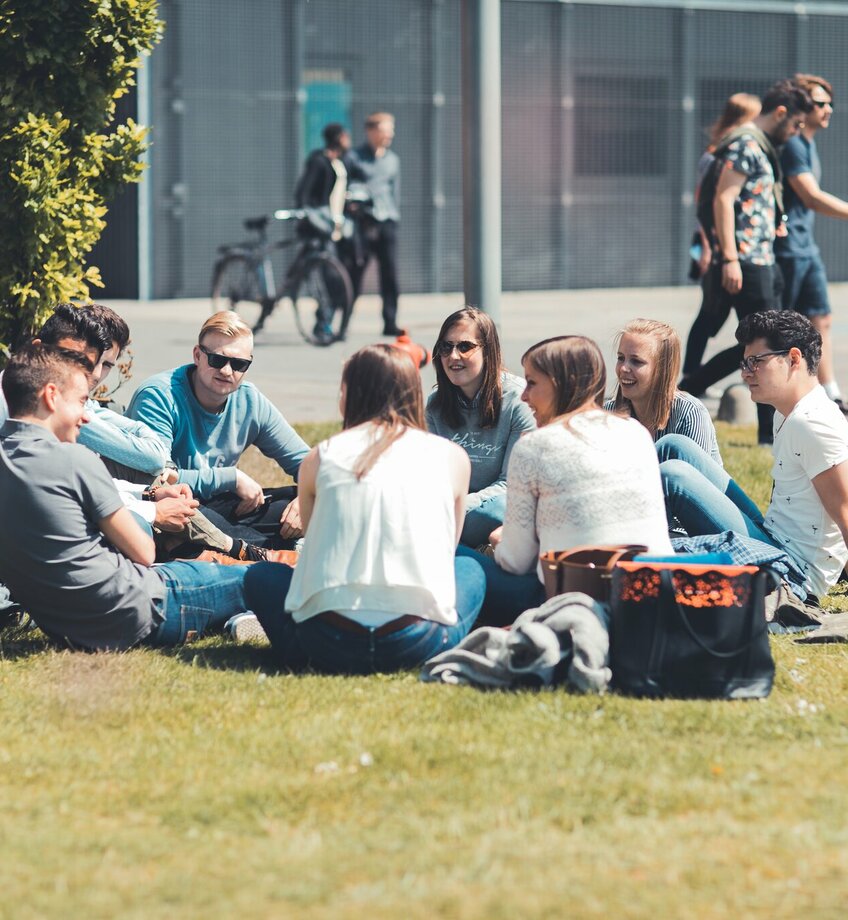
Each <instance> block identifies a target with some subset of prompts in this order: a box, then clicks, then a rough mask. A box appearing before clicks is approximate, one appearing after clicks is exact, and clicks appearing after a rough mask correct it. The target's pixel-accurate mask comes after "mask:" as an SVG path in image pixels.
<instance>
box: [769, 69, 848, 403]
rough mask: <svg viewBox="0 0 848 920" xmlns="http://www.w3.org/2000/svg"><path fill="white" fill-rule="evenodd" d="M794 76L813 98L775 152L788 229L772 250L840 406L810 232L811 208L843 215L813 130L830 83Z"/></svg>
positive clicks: (828, 103)
mask: <svg viewBox="0 0 848 920" xmlns="http://www.w3.org/2000/svg"><path fill="white" fill-rule="evenodd" d="M795 82H796V83H797V84H798V85H799V86H801V87H802V88H803V89H805V90H806V91H807V92H808V93H809V94H810V98H811V99H812V101H813V110H812V111H811V112H809V113H808V114H807V116H806V117H805V118H804V127H803V128H802V129H801V132H800V134H798V135H797V136H796V137H793V138H790V140H789V141H787V143H786V146H785V147H784V148H783V151H782V152H781V155H780V163H781V166H782V167H783V174H784V176H785V178H786V194H785V204H786V216H787V218H788V220H787V223H786V229H787V234H786V236H784V237H778V238H777V239H776V240H775V242H774V253H775V255H776V256H777V262H778V265H780V270H781V271H782V273H783V309H784V310H797V311H798V312H799V313H803V314H804V316H806V317H808V318H809V320H810V322H811V323H812V324H813V326H815V328H816V329H818V331H819V332H820V333H821V337H822V357H821V361H820V363H819V370H818V378H819V383H821V385H822V386H823V387H824V389H825V392H826V393H827V395H828V396H829V397H830V398H831V399H833V400H836V401H837V402H838V403H839V406H840V408H841V409H842V411H843V412H846V411H848V406H846V405H845V403H844V402H843V400H842V394H841V393H840V391H839V386H838V384H837V383H836V379H835V377H834V373H833V345H832V342H831V334H830V329H831V323H832V316H831V312H830V300H829V298H828V293H827V274H826V273H825V268H824V263H823V262H822V258H821V253H820V252H819V247H818V246H817V245H816V241H815V239H814V237H813V229H814V222H815V216H816V212H818V213H819V214H824V215H825V216H827V217H839V218H842V219H843V220H846V219H848V201H843V200H842V199H841V198H837V197H836V196H835V195H831V194H829V193H828V192H825V191H822V189H821V187H820V186H819V182H820V181H821V161H820V160H819V155H818V150H817V149H816V141H815V136H816V134H817V133H818V132H819V131H824V130H826V129H827V128H828V127H830V117H831V115H833V87H832V86H831V85H830V83H828V81H827V80H825V79H824V77H817V76H815V75H813V74H807V73H799V74H796V75H795Z"/></svg>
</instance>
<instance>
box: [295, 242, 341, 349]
mask: <svg viewBox="0 0 848 920" xmlns="http://www.w3.org/2000/svg"><path fill="white" fill-rule="evenodd" d="M291 300H292V306H293V307H294V318H295V322H296V323H297V328H298V332H300V334H301V335H302V336H303V338H304V340H305V341H307V342H309V344H310V345H332V344H333V342H340V341H342V340H343V339H344V337H345V335H346V334H347V325H348V323H349V322H350V314H351V310H352V308H353V286H352V285H351V283H350V276H349V275H348V273H347V270H346V269H345V267H344V265H342V263H341V262H340V261H339V260H338V259H337V258H336V257H335V256H331V255H329V254H328V253H316V254H315V255H311V256H309V257H308V258H307V259H306V261H305V262H304V264H303V267H302V269H301V270H300V271H299V272H298V273H297V274H296V276H295V278H294V279H293V283H292V288H291Z"/></svg>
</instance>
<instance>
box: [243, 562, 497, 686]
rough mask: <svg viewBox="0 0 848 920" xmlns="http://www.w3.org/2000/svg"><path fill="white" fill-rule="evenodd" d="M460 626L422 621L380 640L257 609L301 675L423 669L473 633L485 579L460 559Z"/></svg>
mask: <svg viewBox="0 0 848 920" xmlns="http://www.w3.org/2000/svg"><path fill="white" fill-rule="evenodd" d="M454 572H455V576H456V613H457V622H456V623H455V624H454V625H453V626H444V625H442V624H441V623H434V622H432V621H431V620H421V621H419V622H417V623H413V624H411V625H410V626H406V627H404V628H403V629H399V630H398V631H397V632H393V633H389V634H388V635H382V636H378V635H377V630H376V628H367V627H363V628H362V631H361V632H360V631H359V630H357V629H356V626H355V625H354V626H353V631H352V630H349V629H340V628H339V627H338V626H336V625H334V624H333V623H331V622H327V621H326V620H324V619H323V618H322V617H321V616H317V617H312V618H310V619H308V620H305V621H304V622H302V623H295V621H294V620H293V619H292V617H291V615H290V614H288V613H287V614H286V615H285V616H284V617H282V618H281V617H279V616H277V615H276V613H275V612H274V611H269V610H267V609H265V610H258V609H257V608H256V607H255V606H254V607H251V609H252V610H253V611H254V612H255V613H256V615H257V617H259V622H260V623H261V624H262V628H263V629H264V630H265V632H266V634H267V636H268V638H269V639H270V640H271V645H272V647H273V650H274V654H275V657H276V660H277V663H278V665H279V666H280V667H283V668H287V669H292V670H298V669H302V668H304V667H307V666H312V667H315V668H316V669H318V670H320V671H326V672H329V673H332V674H373V673H376V672H386V671H398V670H401V669H405V668H417V667H420V666H421V665H422V664H423V663H424V662H425V661H427V659H428V658H432V657H433V655H437V654H438V653H439V652H443V651H445V650H446V649H449V648H453V647H454V646H455V645H456V644H457V643H458V642H459V641H460V640H462V639H464V638H465V636H466V635H468V633H469V632H470V631H471V627H472V626H473V625H474V621H475V620H476V619H477V614H478V613H479V612H480V607H481V606H482V604H483V594H484V592H485V586H486V582H485V576H484V575H483V572H482V569H481V568H480V566H479V565H478V564H477V563H476V562H475V561H474V560H472V559H457V560H456V561H455V565H454Z"/></svg>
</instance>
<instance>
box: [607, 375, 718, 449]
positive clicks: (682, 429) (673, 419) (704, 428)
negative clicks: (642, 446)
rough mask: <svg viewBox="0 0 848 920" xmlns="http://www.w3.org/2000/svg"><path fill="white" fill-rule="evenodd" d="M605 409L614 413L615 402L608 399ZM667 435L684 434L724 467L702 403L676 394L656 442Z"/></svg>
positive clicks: (655, 436) (686, 394) (711, 426)
mask: <svg viewBox="0 0 848 920" xmlns="http://www.w3.org/2000/svg"><path fill="white" fill-rule="evenodd" d="M604 408H605V409H608V410H609V411H610V412H612V411H613V410H614V409H615V400H614V399H608V400H607V401H606V402H605V403H604ZM666 434H682V435H684V436H685V437H687V438H691V439H692V440H693V441H694V442H695V443H696V444H697V445H698V447H701V448H703V450H705V451H706V452H707V453H708V454H709V455H710V457H712V458H713V460H715V462H716V463H718V464H719V466H724V464H723V463H722V460H721V454H720V453H719V449H718V439H717V438H716V432H715V426H714V425H713V420H712V419H711V418H710V413H709V412H707V407H706V406H705V405H704V404H703V403H702V402H701V401H700V399H695V397H694V396H690V395H689V394H688V393H683V392H681V391H680V390H678V391H677V392H676V393H675V394H674V401H673V402H672V404H671V412H670V414H669V416H668V422H667V424H666V426H665V428H661V429H660V430H659V431H657V432H655V433H654V441H655V442H656V441H659V439H660V438H661V437H663V435H666Z"/></svg>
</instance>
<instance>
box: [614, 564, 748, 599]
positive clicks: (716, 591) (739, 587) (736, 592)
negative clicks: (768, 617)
mask: <svg viewBox="0 0 848 920" xmlns="http://www.w3.org/2000/svg"><path fill="white" fill-rule="evenodd" d="M618 568H619V569H621V570H623V571H621V572H620V575H619V578H618V579H617V582H618V584H617V589H616V590H617V596H618V600H619V601H621V602H622V603H626V602H628V601H630V602H637V603H638V602H640V601H644V600H658V599H659V596H660V591H661V590H662V582H661V579H660V570H661V569H670V570H671V571H672V582H673V583H674V598H675V600H676V601H677V603H678V604H681V605H683V606H685V607H701V608H708V607H745V606H746V605H747V604H748V600H749V598H750V595H751V579H750V577H749V576H750V575H752V574H755V573H756V572H757V571H758V569H757V567H756V566H750V565H748V566H742V565H740V566H723V567H722V568H721V570H719V569H717V568H710V566H708V565H693V566H690V567H688V568H685V569H682V568H679V567H675V566H674V565H673V564H661V563H658V564H657V565H656V566H653V565H652V566H650V567H648V566H645V565H644V564H643V565H641V566H640V565H639V563H633V562H620V563H619V564H618Z"/></svg>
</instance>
